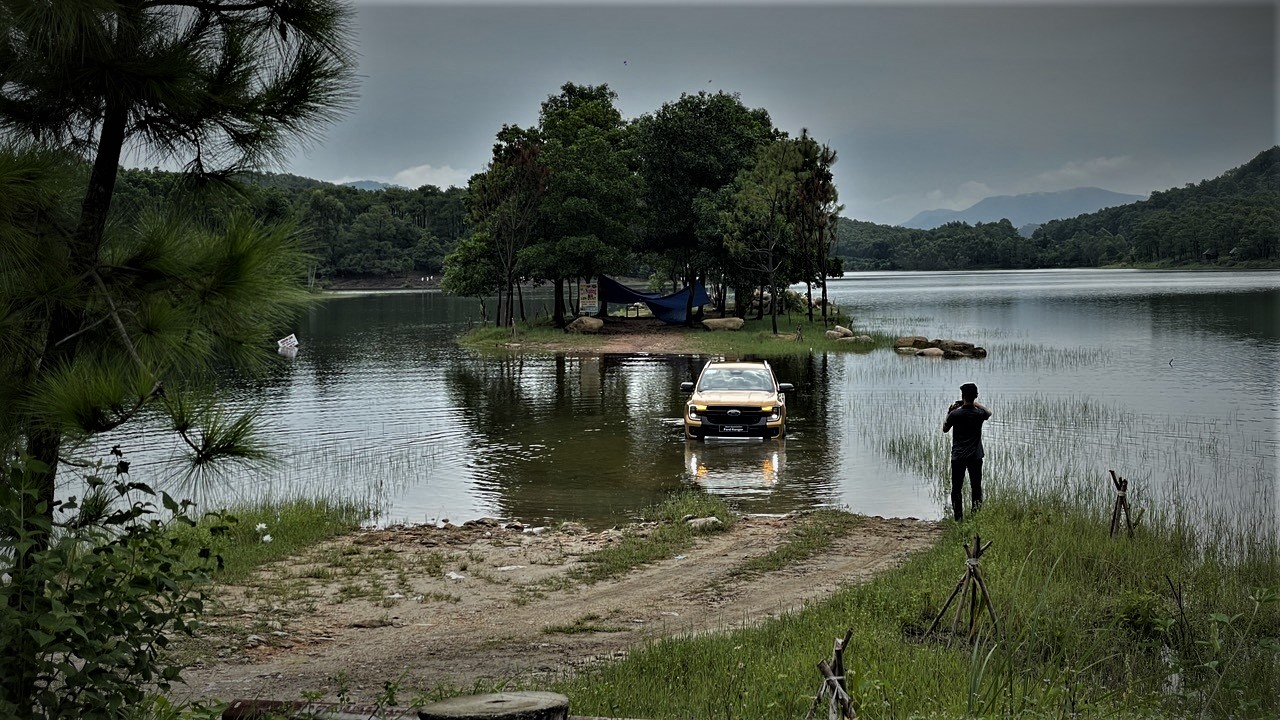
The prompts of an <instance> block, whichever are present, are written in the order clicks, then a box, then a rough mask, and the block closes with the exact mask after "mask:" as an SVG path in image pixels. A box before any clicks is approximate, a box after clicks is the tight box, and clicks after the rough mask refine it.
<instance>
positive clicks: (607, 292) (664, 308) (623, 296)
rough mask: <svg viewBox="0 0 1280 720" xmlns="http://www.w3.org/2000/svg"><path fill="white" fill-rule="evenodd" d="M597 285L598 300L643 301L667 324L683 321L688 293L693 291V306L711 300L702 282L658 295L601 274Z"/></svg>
mask: <svg viewBox="0 0 1280 720" xmlns="http://www.w3.org/2000/svg"><path fill="white" fill-rule="evenodd" d="M599 287H600V300H601V301H602V302H605V303H618V304H621V305H631V304H632V303H638V302H640V303H644V304H645V305H646V306H648V308H649V312H651V313H653V316H654V317H656V318H658V319H659V320H661V321H662V322H664V323H667V324H668V325H680V324H682V323H683V322H684V320H685V312H684V310H685V307H686V306H687V305H688V302H689V293H691V292H692V293H693V306H694V307H700V306H702V305H706V304H708V303H710V302H711V298H710V297H709V296H708V295H707V291H706V288H704V287H702V283H695V284H694V285H693V286H692V287H687V288H685V289H683V290H677V291H676V292H673V293H671V294H670V295H659V294H657V293H645V292H640V291H638V290H632V289H631V288H629V287H627V286H626V285H623V284H622V283H620V282H618V281H617V280H614V279H613V278H610V277H605V276H604V275H601V276H600V283H599Z"/></svg>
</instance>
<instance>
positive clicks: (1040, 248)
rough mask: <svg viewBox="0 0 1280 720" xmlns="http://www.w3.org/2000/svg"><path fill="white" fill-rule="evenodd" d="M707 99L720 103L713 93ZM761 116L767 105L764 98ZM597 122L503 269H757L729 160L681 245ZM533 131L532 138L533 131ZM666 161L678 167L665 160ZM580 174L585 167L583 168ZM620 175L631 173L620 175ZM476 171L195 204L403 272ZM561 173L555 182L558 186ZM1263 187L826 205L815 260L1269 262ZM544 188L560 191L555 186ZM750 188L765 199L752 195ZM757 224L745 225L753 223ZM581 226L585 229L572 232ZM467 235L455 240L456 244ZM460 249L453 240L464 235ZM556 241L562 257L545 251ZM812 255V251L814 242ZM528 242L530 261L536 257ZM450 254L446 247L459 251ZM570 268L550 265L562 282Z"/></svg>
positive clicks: (366, 273) (176, 184)
mask: <svg viewBox="0 0 1280 720" xmlns="http://www.w3.org/2000/svg"><path fill="white" fill-rule="evenodd" d="M720 102H724V103H729V104H732V103H730V102H729V100H724V99H722V100H721V101H720ZM706 104H707V103H705V102H704V103H703V105H706ZM609 105H610V106H611V103H609ZM739 107H740V106H739ZM610 109H612V108H611V107H610ZM686 110H687V108H686ZM742 110H743V112H757V113H763V111H746V110H745V109H742ZM690 112H691V111H690ZM646 117H648V116H646ZM764 118H765V119H767V113H766V114H764ZM612 122H616V123H617V126H616V127H614V128H613V130H612V132H614V133H615V134H616V135H617V138H615V139H613V140H612V142H613V143H614V144H615V145H617V146H618V150H617V152H616V153H615V152H614V151H613V150H612V149H610V146H608V145H606V144H604V142H603V141H599V142H598V143H597V144H596V147H595V148H594V149H595V151H596V152H597V153H598V154H600V155H602V156H604V157H603V159H602V158H599V157H594V156H591V155H590V154H587V153H585V152H584V151H582V150H581V149H578V150H577V151H576V152H577V154H576V155H571V159H572V160H573V161H574V162H578V163H579V164H580V165H587V166H588V167H587V168H586V169H581V168H579V169H577V170H574V172H573V173H570V172H569V171H568V170H565V171H562V173H561V176H565V175H568V176H569V177H568V178H564V177H557V178H556V180H555V181H552V180H548V187H549V188H550V190H551V191H552V195H551V196H549V197H550V199H547V198H544V200H543V201H540V204H541V210H542V211H549V208H552V207H558V208H560V210H559V211H557V212H556V213H550V212H545V213H544V214H543V215H542V216H541V218H540V223H541V224H540V225H539V226H538V227H537V228H534V229H532V230H531V232H533V233H534V235H531V236H530V237H529V238H528V242H527V247H526V246H524V245H522V246H521V247H520V248H508V249H509V250H511V251H512V253H513V254H512V256H511V257H510V269H511V271H512V279H513V282H515V281H533V282H541V281H547V282H555V280H556V278H555V277H554V275H555V273H554V272H548V270H553V269H555V268H560V267H565V268H567V267H570V266H577V267H579V268H580V270H581V272H582V273H583V275H584V276H590V275H592V274H594V273H595V272H617V273H622V274H628V275H633V276H640V277H650V278H652V279H653V283H654V286H655V287H657V286H663V287H667V288H675V287H677V286H681V285H683V284H684V283H685V282H687V277H686V275H687V274H688V273H687V269H688V268H685V267H682V265H687V264H689V263H682V262H681V259H682V258H687V259H696V258H699V257H700V258H702V259H704V260H707V261H708V262H706V263H704V264H706V265H707V266H708V267H706V268H700V269H699V272H698V273H696V275H697V276H698V277H699V278H702V279H706V278H708V277H711V278H712V281H711V283H710V284H711V285H715V284H716V282H715V278H719V277H722V276H723V273H721V272H719V271H721V270H723V267H722V266H723V265H725V262H724V261H725V260H728V259H730V257H731V256H730V253H729V252H728V249H729V248H730V247H732V248H736V249H737V250H738V251H739V252H738V253H737V255H736V256H734V259H733V262H734V263H735V265H736V266H741V265H744V264H745V265H751V266H753V268H754V271H755V275H761V274H764V275H767V274H768V270H769V262H768V259H767V255H768V251H769V247H768V246H769V244H770V243H769V241H768V240H767V239H763V240H762V239H761V236H760V235H759V233H757V234H756V235H755V236H754V237H755V238H756V242H755V243H754V244H752V247H750V248H748V247H747V246H746V245H744V244H743V243H741V242H739V243H737V244H736V245H735V244H734V243H732V242H731V243H730V245H728V246H726V245H725V244H724V238H725V237H730V240H733V237H732V236H733V232H732V231H733V230H734V229H743V228H745V226H746V225H747V224H748V223H749V221H750V218H748V217H747V215H750V212H749V211H748V212H746V214H745V215H744V211H743V208H742V206H741V204H739V206H738V207H737V211H738V212H737V219H736V221H735V219H734V218H735V216H734V211H735V208H734V207H733V203H732V202H731V198H732V197H734V196H735V193H736V194H737V196H738V197H739V198H741V199H742V200H743V201H746V200H747V196H748V195H750V193H749V192H748V193H745V194H744V193H743V192H742V190H743V186H742V182H746V180H747V178H746V177H744V178H743V179H742V180H741V181H740V182H739V184H738V186H737V187H736V190H735V189H734V186H733V179H735V178H736V175H735V176H734V178H730V180H729V181H728V182H727V183H726V184H725V185H722V186H720V187H718V188H715V189H714V191H712V190H711V189H707V188H700V189H694V188H682V189H681V190H680V192H684V193H692V194H691V195H689V197H691V198H693V197H694V196H695V195H696V196H697V197H696V198H695V199H696V200H697V202H690V203H689V205H688V214H689V217H688V218H686V219H685V220H684V221H683V222H684V223H685V225H686V227H685V228H684V229H683V230H682V232H684V233H685V238H686V241H688V242H691V243H692V245H682V244H681V243H680V242H677V241H676V240H675V239H674V238H673V234H672V231H670V230H667V231H665V232H666V235H665V238H666V239H665V240H664V239H661V238H662V237H663V235H662V233H661V232H658V231H657V230H656V229H655V228H651V227H646V223H653V224H655V225H656V224H658V223H659V219H658V218H655V217H654V216H653V215H652V214H649V215H645V214H642V213H641V212H640V207H641V206H642V205H645V204H646V203H647V205H648V206H649V207H654V206H660V204H661V203H667V204H668V206H671V205H675V204H676V203H675V202H674V199H672V198H664V197H653V198H646V197H645V196H644V195H642V194H640V193H642V191H643V190H644V188H645V187H646V186H645V185H644V184H643V183H642V182H641V180H642V178H639V177H638V175H639V171H638V170H636V168H635V164H636V162H637V159H636V155H637V149H636V147H635V146H634V139H630V136H627V135H625V133H628V132H630V133H633V134H634V133H635V132H636V131H635V129H632V128H635V127H638V126H639V123H638V122H637V123H632V124H630V125H628V124H626V123H624V122H623V121H622V120H621V118H620V117H616V118H614V119H613V120H612ZM649 122H650V123H651V124H652V123H653V122H654V121H653V120H652V119H650V120H649ZM762 124H763V123H762ZM602 132H603V131H602ZM771 132H774V133H775V134H776V131H772V130H771ZM509 133H510V131H508V134H509ZM624 136H625V137H628V138H629V139H628V140H627V141H626V143H632V144H630V145H627V144H625V143H624V142H623V140H621V139H620V138H622V137H624ZM779 136H780V134H779ZM594 140H595V138H594V137H593V141H594ZM539 142H543V143H544V144H545V139H542V140H539ZM570 149H572V148H570ZM775 152H776V151H775ZM557 153H559V155H557ZM566 154H569V153H567V152H566V149H565V147H564V145H563V144H557V143H552V145H551V151H550V152H549V153H548V155H549V157H550V159H551V160H552V161H557V160H558V159H559V158H563V157H564V156H565V155H566ZM610 155H616V157H609V156H610ZM584 158H585V159H584ZM610 160H612V161H615V162H616V163H618V164H617V165H616V166H614V167H613V171H614V173H615V175H614V177H613V182H612V184H611V185H609V184H603V183H600V181H599V180H598V178H591V177H590V174H591V172H597V171H598V168H595V167H591V163H593V162H599V163H607V161H610ZM559 161H561V162H564V161H563V160H559ZM738 164H739V165H740V166H741V167H740V168H739V170H741V169H742V168H746V167H752V166H753V165H752V163H751V162H748V161H747V160H743V159H741V158H740V159H739V163H738ZM544 165H545V163H544ZM491 169H492V168H490V170H491ZM588 170H589V171H591V172H588ZM675 171H678V170H674V169H673V172H675ZM584 175H585V176H588V177H587V178H586V179H584V178H583V177H582V176H584ZM633 175H635V176H637V177H635V178H632V177H631V176H633ZM182 177H183V176H182V175H180V174H178V173H171V172H164V171H160V170H145V169H144V170H124V171H122V172H121V174H120V181H119V182H120V186H119V190H118V193H117V200H116V204H115V206H114V207H113V213H115V215H116V216H117V217H119V218H123V217H129V216H132V215H134V214H136V213H137V212H139V211H140V210H143V209H146V208H148V207H151V206H153V205H155V204H156V201H157V200H159V199H164V200H165V201H172V200H173V198H174V196H175V195H178V194H181V193H180V191H181V185H180V179H181V178H182ZM484 177H486V176H485V174H484V173H482V174H480V175H477V176H476V178H473V182H472V186H471V188H467V189H464V188H449V189H447V190H441V189H439V188H437V187H434V186H430V185H427V186H423V187H420V188H417V189H406V188H400V187H389V188H386V189H384V190H376V191H373V190H361V189H357V188H354V187H349V186H341V185H334V184H331V183H326V182H322V181H319V180H313V179H310V178H304V177H299V176H296V175H289V174H277V173H251V174H245V175H241V176H239V177H238V180H240V183H239V184H238V189H237V190H236V191H235V192H229V193H223V194H222V195H220V196H215V197H221V200H220V201H218V202H210V195H209V194H208V193H202V194H201V195H199V198H200V200H199V205H198V207H199V208H200V210H199V212H201V213H203V214H206V215H208V214H213V215H218V214H225V213H227V212H230V211H231V210H232V209H247V210H249V211H250V212H251V213H252V214H253V215H255V216H256V217H258V218H261V219H263V220H269V221H277V220H292V221H294V222H295V223H297V225H298V226H299V227H300V228H301V229H302V230H303V231H304V232H305V233H306V235H307V238H308V245H309V247H310V249H311V252H312V253H313V255H314V256H315V258H316V262H315V267H314V274H315V276H316V277H317V278H319V279H322V280H323V279H327V278H352V277H386V276H405V275H408V274H420V275H435V276H440V275H441V274H443V273H444V271H445V269H446V262H445V259H446V258H447V257H448V256H449V254H450V253H453V252H455V251H457V250H459V249H460V242H461V241H462V240H463V239H464V238H469V237H470V236H471V235H472V234H473V230H474V228H477V227H479V228H481V230H482V234H481V236H480V238H479V239H480V240H486V241H487V238H488V237H490V236H489V235H486V234H485V230H484V218H485V217H488V216H486V214H485V212H484V211H483V210H471V211H469V210H468V207H469V206H468V197H469V190H473V189H474V187H475V183H476V182H483V179H481V180H477V178H484ZM588 181H590V182H592V183H595V184H594V185H591V187H592V188H593V189H594V190H595V191H597V192H600V193H601V197H598V198H595V199H591V198H582V197H580V196H579V195H574V194H573V193H574V190H573V186H572V182H577V183H579V184H584V183H586V182H588ZM564 185H569V186H570V187H569V188H568V189H565V188H564V187H563V186H564ZM667 186H668V187H669V186H670V183H668V184H667ZM601 187H603V188H604V190H603V191H601V190H600V188H601ZM755 187H757V188H758V187H759V184H758V183H756V185H755ZM1278 188H1280V147H1273V148H1271V149H1268V150H1266V151H1264V152H1262V153H1260V154H1259V155H1258V156H1257V157H1255V158H1254V159H1252V160H1250V161H1249V162H1248V163H1246V164H1244V165H1242V166H1240V167H1238V168H1234V169H1232V170H1229V171H1227V172H1226V173H1223V174H1222V175H1221V176H1219V177H1217V178H1214V179H1211V180H1205V181H1203V182H1200V183H1199V184H1195V185H1191V184H1188V185H1187V186H1185V187H1181V188H1173V189H1170V190H1166V191H1160V192H1155V193H1152V195H1151V197H1150V199H1148V200H1144V201H1140V202H1136V203H1132V204H1129V205H1121V206H1118V207H1113V208H1107V209H1104V210H1101V211H1098V212H1096V213H1090V214H1087V215H1081V216H1079V217H1076V218H1070V219H1063V220H1053V221H1050V222H1048V223H1046V224H1044V225H1042V226H1040V227H1039V228H1038V229H1037V230H1036V231H1035V233H1034V234H1033V235H1032V236H1031V237H1029V238H1027V237H1023V236H1021V235H1020V234H1019V233H1018V231H1017V229H1016V228H1014V227H1013V226H1012V224H1010V223H1009V221H1007V220H1001V221H999V222H992V223H978V224H976V225H969V224H967V223H958V222H957V223H948V224H946V225H943V226H941V227H938V228H935V229H933V230H917V229H910V228H903V227H896V226H889V225H878V224H875V223H870V222H865V221H861V220H851V219H849V218H845V217H840V218H839V219H838V221H837V224H836V227H835V232H834V233H830V235H832V236H833V238H831V240H832V241H833V248H832V250H833V252H832V256H833V257H832V258H828V259H827V262H828V263H829V264H830V263H837V264H838V266H840V267H842V269H843V270H968V269H1020V268H1062V267H1101V266H1109V265H1167V266H1176V265H1203V264H1216V265H1223V266H1232V265H1240V266H1270V265H1275V264H1276V263H1278V262H1280V230H1277V228H1280V189H1278ZM557 192H558V193H560V194H561V195H562V196H564V197H560V196H557V195H555V193H557ZM648 192H650V193H651V194H655V195H657V194H658V193H653V192H652V191H648ZM831 192H832V197H831V199H830V200H829V202H833V201H834V190H831ZM556 197H560V199H559V200H556V203H558V204H555V205H553V203H552V202H551V200H554V199H555V198H556ZM757 199H758V200H759V202H767V199H761V198H757ZM588 201H589V202H588ZM610 203H611V204H610ZM566 208H567V209H566ZM757 209H759V207H757ZM469 212H470V214H469ZM761 212H763V211H761ZM757 220H758V219H757ZM735 222H736V225H735ZM756 224H757V225H758V226H759V225H760V222H757V223H756ZM691 227H692V228H693V229H690V228H691ZM584 228H585V229H586V230H587V231H588V232H585V233H583V232H580V230H581V229H584ZM575 229H577V230H575ZM794 230H795V228H794V227H792V228H791V230H790V235H787V240H788V242H791V240H793V239H794V237H795V233H794ZM551 234H558V235H560V236H561V237H562V238H568V239H569V242H568V243H560V242H555V241H552V240H550V239H549V238H548V235H551ZM784 235H785V233H784ZM694 237H697V238H698V240H697V241H696V242H694V241H692V238H694ZM737 237H738V238H739V239H741V238H742V237H744V234H743V233H738V235H737ZM680 247H686V248H688V247H692V248H693V249H694V250H695V251H696V255H681V254H680V251H679V250H675V253H676V254H675V255H672V254H670V253H669V252H667V251H671V250H672V249H673V248H680ZM699 248H701V249H699ZM477 249H478V248H476V247H471V248H470V250H471V251H475V250H477ZM775 249H776V248H775ZM462 250H463V251H464V252H465V251H466V250H467V248H466V247H463V248H462ZM518 250H523V252H524V258H523V259H522V260H521V261H520V262H521V267H520V268H517V267H516V264H515V263H516V257H515V254H514V253H515V252H516V251H518ZM488 252H489V253H490V254H491V256H492V257H499V256H500V254H498V255H494V254H493V253H497V250H495V249H494V248H492V247H490V248H488ZM566 252H567V253H568V254H569V256H568V257H565V256H564V255H563V254H559V255H558V254H556V253H566ZM818 255H821V253H817V254H814V255H813V257H815V258H816V257H817V256H818ZM535 257H536V258H540V260H537V261H535ZM462 259H463V257H462V254H460V255H459V260H462ZM472 267H476V266H475V265H474V264H473V265H472ZM777 269H781V268H780V267H778V268H775V270H777ZM830 269H831V268H828V272H829V271H830ZM837 269H839V267H838V268H837ZM822 274H823V273H822V271H818V270H816V268H815V270H814V271H813V272H811V273H810V275H811V277H812V279H813V282H814V283H815V284H817V287H821V283H820V277H821V275H822ZM784 276H785V277H781V278H775V281H780V280H785V279H787V278H788V277H790V275H787V274H786V273H784ZM828 276H829V275H828ZM572 277H573V276H571V277H567V278H560V281H561V285H562V286H563V284H564V282H565V281H566V280H568V279H572ZM470 279H471V280H475V279H476V278H475V277H474V276H472V277H471V278H470ZM759 279H760V278H755V280H753V281H751V282H750V283H747V284H748V285H753V286H759V285H766V284H768V281H767V280H766V282H763V283H762V282H756V280H759ZM497 285H498V282H497V280H496V279H492V278H491V279H490V282H489V285H488V286H484V284H483V283H482V284H481V286H477V287H476V288H472V290H473V291H474V292H475V293H476V294H490V295H493V294H497V293H498V290H499V288H498V287H497ZM721 296H723V293H721ZM514 313H518V311H513V314H514Z"/></svg>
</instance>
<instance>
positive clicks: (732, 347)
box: [458, 314, 898, 357]
mask: <svg viewBox="0 0 1280 720" xmlns="http://www.w3.org/2000/svg"><path fill="white" fill-rule="evenodd" d="M709 317H710V316H709ZM841 321H843V322H848V318H846V317H842V318H841ZM829 323H830V324H829V325H828V326H824V325H823V324H822V320H821V318H820V317H815V319H814V322H812V323H811V322H809V320H808V317H807V316H805V315H801V314H793V315H792V316H790V317H788V316H786V315H779V316H778V335H776V336H775V335H774V334H773V325H772V322H771V321H770V319H769V317H768V316H766V317H765V318H764V319H762V320H756V319H754V318H751V319H748V320H747V321H746V324H745V325H743V328H742V329H741V330H738V331H734V332H730V331H724V330H720V331H716V332H709V331H707V330H704V329H703V328H701V327H695V328H689V329H688V330H687V331H686V332H687V334H686V335H685V338H684V340H685V344H686V345H687V349H686V352H688V353H690V354H701V355H728V356H747V355H750V356H755V357H785V356H794V355H807V354H809V353H811V352H853V353H866V352H871V351H873V350H881V349H891V348H892V345H893V341H894V340H895V339H897V337H898V336H897V335H891V334H887V333H884V332H882V331H873V330H867V329H862V328H859V327H858V326H856V325H854V326H853V327H850V328H849V329H850V330H852V331H853V332H854V334H856V335H868V336H870V337H871V339H872V341H871V342H870V343H849V342H840V341H837V340H829V339H827V338H826V336H825V334H824V333H825V332H826V330H828V329H829V328H830V327H834V326H835V324H836V321H835V320H831V321H829ZM846 327H848V326H847V325H846ZM797 328H800V330H801V335H802V338H803V339H801V340H796V339H794V334H795V332H796V329H797ZM604 339H605V338H604V337H603V336H600V335H576V334H569V333H565V332H564V331H563V330H560V329H558V328H555V327H552V326H551V325H550V324H549V321H548V320H547V319H546V318H540V319H538V320H536V321H534V322H531V323H520V324H517V325H516V326H515V328H514V330H513V329H510V328H496V327H492V326H484V327H478V328H474V329H472V330H470V331H468V332H467V333H465V334H464V335H462V336H461V337H460V338H459V340H458V341H459V343H461V344H462V345H463V346H464V347H468V348H471V349H474V350H486V351H510V350H513V349H521V350H534V351H537V350H538V349H539V348H556V349H560V348H564V347H572V348H575V349H579V350H593V349H596V348H599V347H600V346H601V345H602V344H603V343H604ZM516 346H518V348H517V347H516Z"/></svg>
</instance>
